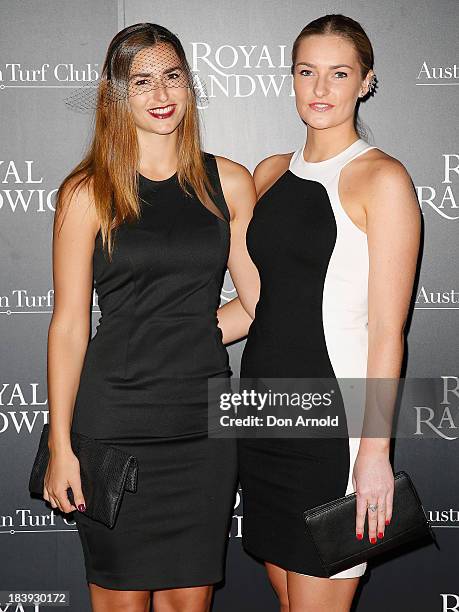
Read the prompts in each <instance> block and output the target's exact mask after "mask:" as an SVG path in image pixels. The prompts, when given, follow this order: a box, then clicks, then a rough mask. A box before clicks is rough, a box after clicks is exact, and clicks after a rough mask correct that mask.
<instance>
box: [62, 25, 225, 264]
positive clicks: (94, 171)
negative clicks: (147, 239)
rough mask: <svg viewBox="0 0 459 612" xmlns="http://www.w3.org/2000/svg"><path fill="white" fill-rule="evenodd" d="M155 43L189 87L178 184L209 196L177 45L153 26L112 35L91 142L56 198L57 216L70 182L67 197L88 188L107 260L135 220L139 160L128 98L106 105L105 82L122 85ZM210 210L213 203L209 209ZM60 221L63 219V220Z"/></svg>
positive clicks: (181, 132) (180, 131) (180, 140)
mask: <svg viewBox="0 0 459 612" xmlns="http://www.w3.org/2000/svg"><path fill="white" fill-rule="evenodd" d="M157 43H168V44H170V45H172V47H173V48H174V50H175V52H176V53H177V55H178V57H179V59H180V61H181V63H182V65H183V68H184V70H185V71H186V73H187V75H188V78H189V83H190V86H189V87H188V100H187V105H186V110H185V115H184V117H183V119H182V121H181V122H180V124H179V126H178V128H177V130H178V139H177V155H178V165H177V179H178V181H179V184H180V186H181V187H182V189H183V190H184V191H185V193H187V194H188V195H191V194H190V191H189V188H190V187H191V188H192V189H193V190H194V192H195V193H196V195H197V197H198V198H199V199H200V200H201V202H203V203H204V202H208V201H209V198H210V196H209V194H210V193H214V189H213V188H212V185H211V184H210V181H209V179H208V176H207V173H206V171H205V165H204V159H203V153H202V150H201V137H200V130H199V116H198V108H197V102H196V93H195V90H194V87H193V86H192V85H191V83H192V76H191V70H190V67H189V64H188V62H187V59H186V56H185V51H184V50H183V46H182V44H181V42H180V40H179V39H178V38H177V36H175V34H173V33H172V32H170V31H169V30H168V29H166V28H164V27H162V26H160V25H157V24H153V23H137V24H135V25H131V26H128V27H127V28H124V30H121V31H120V32H118V34H116V36H115V37H114V38H113V40H112V41H111V42H110V45H109V47H108V50H107V54H106V57H105V61H104V64H103V68H102V72H101V75H100V83H99V88H98V92H97V96H98V98H97V99H98V104H97V106H96V114H95V127H94V132H93V137H92V142H91V143H90V145H89V147H88V151H87V153H86V154H85V156H84V158H83V160H82V161H81V162H80V163H79V164H78V165H77V166H76V167H75V168H74V169H73V170H72V171H71V172H70V173H69V174H68V175H67V176H66V177H65V179H64V180H63V182H62V184H61V185H60V187H59V189H58V191H57V195H56V213H55V215H56V217H58V216H60V214H61V213H62V211H63V204H64V202H63V193H64V188H65V187H66V186H67V185H68V184H69V183H70V185H69V188H70V191H69V192H70V198H71V197H72V196H73V193H74V191H75V189H76V188H77V187H82V186H84V185H87V186H88V187H89V185H90V186H91V190H92V196H93V198H94V204H95V209H96V212H97V216H98V219H99V221H100V226H101V228H100V231H101V236H102V244H103V247H105V246H107V251H108V255H109V258H110V259H111V258H112V252H113V239H114V230H116V228H117V227H118V226H119V225H120V224H121V223H123V222H125V221H127V222H129V221H134V220H136V219H139V217H140V208H139V201H138V192H137V188H138V184H137V181H138V176H137V172H136V171H137V165H138V160H139V151H138V141H137V133H136V130H135V123H134V120H133V118H132V114H131V111H130V107H129V104H128V99H127V96H126V97H124V98H123V99H121V100H119V101H117V102H115V103H110V104H106V103H104V100H106V99H107V96H108V95H110V80H111V79H116V81H117V83H119V82H124V83H127V82H128V80H129V71H130V68H131V64H132V61H133V59H134V56H135V55H136V54H137V53H138V52H139V51H141V50H142V49H144V48H146V47H152V46H153V45H155V44H157ZM210 206H212V204H210ZM64 218H65V216H64Z"/></svg>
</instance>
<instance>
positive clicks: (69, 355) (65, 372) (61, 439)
mask: <svg viewBox="0 0 459 612" xmlns="http://www.w3.org/2000/svg"><path fill="white" fill-rule="evenodd" d="M88 340H89V330H88V329H85V328H83V329H80V328H76V327H75V328H72V327H69V328H66V327H65V326H63V325H60V324H59V323H57V322H53V321H51V324H50V326H49V331H48V363H47V365H48V405H49V421H50V431H49V438H48V447H49V448H50V451H51V450H52V451H54V452H60V451H67V450H69V449H71V444H70V428H71V422H72V417H73V408H74V403H75V398H76V394H77V391H78V385H79V381H80V376H81V369H82V367H83V361H84V357H85V353H86V349H87V346H88Z"/></svg>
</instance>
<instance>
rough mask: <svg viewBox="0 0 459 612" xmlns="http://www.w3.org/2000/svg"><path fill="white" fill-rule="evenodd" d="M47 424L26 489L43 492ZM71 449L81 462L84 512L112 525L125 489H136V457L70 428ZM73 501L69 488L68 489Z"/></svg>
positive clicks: (47, 459)
mask: <svg viewBox="0 0 459 612" xmlns="http://www.w3.org/2000/svg"><path fill="white" fill-rule="evenodd" d="M48 434H49V425H48V424H46V425H44V426H43V431H42V433H41V437H40V442H39V445H38V451H37V455H36V457H35V461H34V463H33V466H32V471H31V474H30V480H29V491H30V493H34V494H37V495H40V496H43V486H44V478H45V473H46V468H47V466H48V462H49V449H48ZM70 441H71V445H72V450H73V452H74V453H75V455H76V457H77V458H78V461H79V462H80V477H81V488H82V491H83V495H84V498H85V502H86V510H85V512H84V514H85V515H86V516H88V517H89V518H91V519H94V520H95V521H99V522H101V523H104V525H106V526H107V527H110V528H112V527H113V526H114V525H115V522H116V518H117V516H118V511H119V508H120V504H121V501H122V499H123V494H124V491H125V490H126V491H129V492H131V493H135V492H136V490H137V474H138V463H137V459H136V457H134V456H133V455H129V454H127V453H125V452H123V451H122V450H120V449H119V448H116V447H114V446H110V445H108V444H104V443H102V442H99V441H98V440H94V439H93V438H90V437H88V436H85V435H83V434H79V433H77V432H74V431H72V432H70ZM67 496H68V498H69V501H70V503H71V504H73V505H75V500H74V498H73V492H72V489H71V488H70V487H69V488H68V489H67Z"/></svg>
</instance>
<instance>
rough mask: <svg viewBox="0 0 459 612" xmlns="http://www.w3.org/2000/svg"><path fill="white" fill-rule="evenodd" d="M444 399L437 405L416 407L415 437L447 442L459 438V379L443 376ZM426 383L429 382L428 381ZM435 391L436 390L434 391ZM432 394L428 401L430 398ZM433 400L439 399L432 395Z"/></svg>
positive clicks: (427, 396)
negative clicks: (439, 439) (438, 439)
mask: <svg viewBox="0 0 459 612" xmlns="http://www.w3.org/2000/svg"><path fill="white" fill-rule="evenodd" d="M440 378H441V379H442V397H439V398H438V403H437V404H436V405H432V404H430V405H429V404H428V403H427V402H426V404H425V405H416V406H414V410H415V414H416V430H415V432H414V435H415V436H419V437H421V436H424V435H426V436H427V437H429V438H432V437H433V438H437V437H438V438H441V439H443V440H447V441H453V440H457V439H458V438H459V377H458V376H441V377H440ZM425 382H428V380H427V379H426V381H425ZM434 391H435V389H434ZM430 395H431V394H430V393H429V395H427V393H426V400H427V399H429V398H430ZM432 395H433V396H434V397H432V399H433V400H436V399H437V398H436V397H435V396H436V393H435V392H434V393H432Z"/></svg>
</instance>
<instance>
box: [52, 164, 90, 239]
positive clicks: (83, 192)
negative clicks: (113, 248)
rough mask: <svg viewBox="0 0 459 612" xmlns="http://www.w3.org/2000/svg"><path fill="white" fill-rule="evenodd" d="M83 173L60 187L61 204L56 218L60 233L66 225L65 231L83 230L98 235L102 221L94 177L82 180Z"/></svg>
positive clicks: (55, 222) (55, 221)
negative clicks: (98, 213)
mask: <svg viewBox="0 0 459 612" xmlns="http://www.w3.org/2000/svg"><path fill="white" fill-rule="evenodd" d="M83 178H84V177H83V175H81V174H79V175H75V176H73V177H72V178H70V179H69V180H67V181H66V182H65V183H64V184H63V185H62V186H61V188H60V189H59V192H60V193H59V200H60V202H59V206H58V208H57V209H56V215H55V218H54V225H55V228H56V229H58V233H60V231H61V229H63V226H64V225H67V228H66V229H65V232H72V231H81V230H83V231H84V232H85V233H86V232H87V233H89V234H90V235H91V236H92V237H93V238H94V237H95V236H96V234H97V232H98V230H99V227H100V223H99V219H98V216H97V212H96V207H95V202H94V192H93V183H92V178H88V179H86V180H82V179H83ZM64 222H65V223H64Z"/></svg>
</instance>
